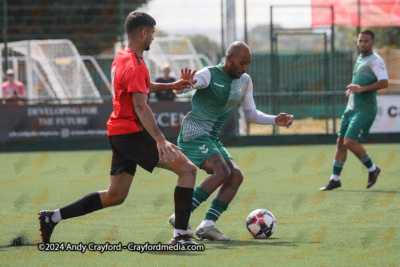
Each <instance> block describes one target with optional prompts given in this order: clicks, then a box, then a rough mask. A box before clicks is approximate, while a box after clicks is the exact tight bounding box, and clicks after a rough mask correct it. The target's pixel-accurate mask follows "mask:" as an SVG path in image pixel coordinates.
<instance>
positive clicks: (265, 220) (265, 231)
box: [246, 209, 276, 239]
mask: <svg viewBox="0 0 400 267" xmlns="http://www.w3.org/2000/svg"><path fill="white" fill-rule="evenodd" d="M246 227H247V230H249V232H250V234H251V235H252V236H253V237H254V238H259V239H265V238H268V237H270V236H271V235H272V234H273V233H274V231H275V227H276V221H275V217H274V215H273V214H272V213H271V212H269V211H268V210H264V209H258V210H254V211H252V212H251V213H250V214H249V216H247V219H246Z"/></svg>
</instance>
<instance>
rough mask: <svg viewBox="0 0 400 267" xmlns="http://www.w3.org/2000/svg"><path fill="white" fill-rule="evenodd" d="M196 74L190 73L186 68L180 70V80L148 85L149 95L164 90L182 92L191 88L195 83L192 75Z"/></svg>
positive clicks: (194, 72)
mask: <svg viewBox="0 0 400 267" xmlns="http://www.w3.org/2000/svg"><path fill="white" fill-rule="evenodd" d="M195 74H196V70H194V71H193V72H192V70H191V69H188V68H186V69H185V70H183V69H181V79H180V80H178V81H176V82H173V83H153V82H151V83H150V87H149V93H155V92H158V91H164V90H169V89H172V90H182V89H187V88H190V87H193V85H194V84H195V83H196V82H197V80H196V79H194V78H193V77H194V75H195Z"/></svg>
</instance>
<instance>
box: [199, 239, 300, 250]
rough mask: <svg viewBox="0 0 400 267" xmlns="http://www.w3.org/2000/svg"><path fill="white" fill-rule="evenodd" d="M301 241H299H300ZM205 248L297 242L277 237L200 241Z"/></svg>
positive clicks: (292, 244)
mask: <svg viewBox="0 0 400 267" xmlns="http://www.w3.org/2000/svg"><path fill="white" fill-rule="evenodd" d="M300 243H301V242H300ZM201 244H204V245H205V246H206V249H207V245H212V246H213V248H217V249H230V248H232V247H252V246H257V247H259V246H272V247H274V246H279V247H296V246H298V245H299V242H297V243H293V242H287V241H279V238H273V237H272V238H271V237H270V238H268V239H252V240H245V241H241V240H231V241H206V242H202V243H201ZM215 245H216V246H215Z"/></svg>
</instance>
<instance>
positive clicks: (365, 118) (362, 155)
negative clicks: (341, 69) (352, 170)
mask: <svg viewBox="0 0 400 267" xmlns="http://www.w3.org/2000/svg"><path fill="white" fill-rule="evenodd" d="M374 44H375V34H374V33H373V32H372V31H370V30H365V31H362V32H360V34H359V35H358V39H357V46H358V48H359V49H360V53H361V54H360V55H359V56H358V58H357V62H356V64H355V66H354V71H353V79H352V81H351V84H349V85H348V86H347V91H346V96H347V97H348V98H349V100H348V103H347V107H346V110H345V111H344V113H343V116H342V121H341V123H340V128H339V133H338V139H337V148H336V153H335V158H334V160H333V172H332V175H331V178H330V180H329V183H328V184H327V185H326V186H324V187H321V188H320V189H319V190H320V191H328V190H333V189H335V188H338V187H341V185H342V183H341V182H340V174H341V172H342V169H343V166H344V163H345V161H346V158H347V150H350V151H351V152H353V154H354V155H355V156H356V157H357V158H358V159H359V160H360V161H361V163H362V164H363V165H364V166H365V167H366V168H367V169H368V180H367V185H366V187H367V188H370V187H371V186H373V185H374V184H375V183H376V181H377V179H378V175H379V173H380V172H381V169H380V168H379V167H378V166H375V164H374V163H373V162H372V160H371V158H370V157H369V155H368V154H367V151H366V150H365V147H364V146H363V145H362V144H361V142H363V141H365V140H366V138H367V136H368V133H369V129H370V128H371V126H372V124H373V122H374V120H375V116H376V113H377V111H378V108H377V105H376V91H378V90H380V89H383V88H386V87H387V86H388V73H387V70H386V66H385V62H384V61H383V59H382V58H381V57H380V56H379V55H378V54H377V53H374V52H373V51H372V48H373V46H374Z"/></svg>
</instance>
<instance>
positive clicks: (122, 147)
mask: <svg viewBox="0 0 400 267" xmlns="http://www.w3.org/2000/svg"><path fill="white" fill-rule="evenodd" d="M108 142H109V143H110V146H111V149H112V161H111V171H110V175H115V174H118V173H121V172H124V171H125V172H127V173H129V174H131V175H135V172H136V166H137V165H139V166H140V167H142V168H143V169H145V170H146V171H148V172H152V171H153V169H154V167H155V166H156V165H157V163H158V161H159V157H158V149H157V143H156V141H155V140H154V139H153V137H151V135H150V134H149V133H148V132H147V131H146V130H143V131H140V132H136V133H129V134H121V135H113V136H109V137H108Z"/></svg>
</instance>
